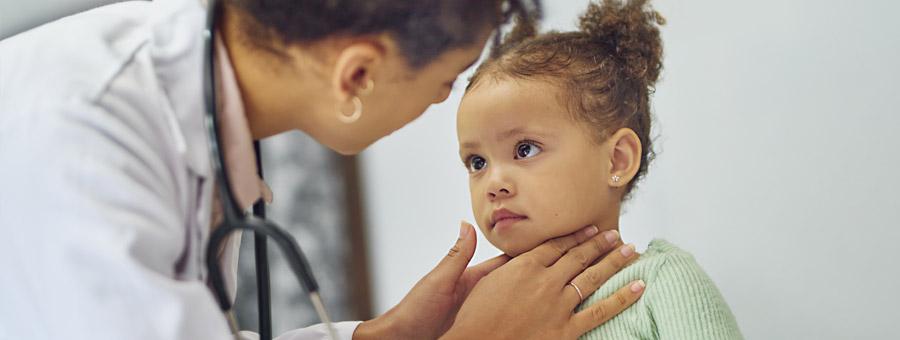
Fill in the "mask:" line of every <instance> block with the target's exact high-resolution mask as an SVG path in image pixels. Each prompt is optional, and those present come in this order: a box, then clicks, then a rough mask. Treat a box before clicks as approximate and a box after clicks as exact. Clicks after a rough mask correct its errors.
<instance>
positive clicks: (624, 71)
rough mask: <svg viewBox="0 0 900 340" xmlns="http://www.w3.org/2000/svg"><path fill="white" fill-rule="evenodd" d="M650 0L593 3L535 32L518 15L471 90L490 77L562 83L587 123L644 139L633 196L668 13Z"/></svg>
mask: <svg viewBox="0 0 900 340" xmlns="http://www.w3.org/2000/svg"><path fill="white" fill-rule="evenodd" d="M645 7H649V6H648V5H647V0H630V1H627V2H626V3H624V4H623V3H622V2H621V1H619V0H603V3H602V5H598V4H596V3H591V4H590V5H589V6H588V8H587V11H586V12H585V13H584V14H583V15H582V16H581V17H580V20H579V21H580V24H579V28H580V29H579V31H575V32H563V33H560V32H549V33H545V34H540V35H538V34H537V29H536V27H535V21H534V20H531V19H527V18H526V19H521V18H517V20H516V26H515V27H514V28H513V29H512V31H511V32H509V33H508V34H507V35H506V36H505V37H504V42H503V43H502V44H500V45H498V46H496V47H495V48H494V49H493V50H492V51H491V56H490V58H489V59H488V60H487V61H485V62H484V63H482V64H481V65H480V66H479V67H478V69H477V70H476V71H475V74H474V75H473V76H472V78H470V79H469V85H468V87H466V92H468V91H470V90H472V89H473V88H476V87H478V86H479V84H480V83H481V82H482V81H483V80H484V79H485V78H493V79H500V78H502V77H512V78H519V79H539V80H543V81H548V82H550V83H552V84H554V85H560V86H561V91H560V92H559V96H560V102H561V103H563V104H564V105H566V106H568V107H569V109H570V110H571V112H572V113H573V117H574V118H577V119H578V120H579V121H583V122H586V123H588V125H587V126H588V127H589V128H590V129H591V133H592V134H593V136H594V138H595V141H596V142H598V143H602V142H603V141H605V140H606V138H608V137H609V136H610V135H611V134H613V133H615V132H616V131H617V130H619V129H620V128H630V129H632V130H634V132H635V133H636V134H637V135H638V137H639V138H640V140H641V146H642V151H641V165H640V168H639V169H638V172H637V174H636V175H635V177H634V179H633V180H631V181H630V182H629V183H628V185H627V186H626V188H625V193H624V195H623V199H625V198H627V197H628V194H629V193H630V192H631V191H632V189H633V188H634V186H635V182H637V181H638V180H639V179H640V178H642V177H643V176H644V174H645V173H646V172H647V165H648V164H649V162H650V161H651V160H652V159H653V157H654V152H653V150H652V140H651V137H650V123H651V114H650V94H652V93H653V91H654V90H655V84H656V80H657V79H658V78H659V74H660V71H661V70H662V40H661V39H660V36H659V28H658V25H663V24H665V19H664V18H663V17H662V16H660V15H659V13H657V12H656V11H654V10H652V9H650V8H645Z"/></svg>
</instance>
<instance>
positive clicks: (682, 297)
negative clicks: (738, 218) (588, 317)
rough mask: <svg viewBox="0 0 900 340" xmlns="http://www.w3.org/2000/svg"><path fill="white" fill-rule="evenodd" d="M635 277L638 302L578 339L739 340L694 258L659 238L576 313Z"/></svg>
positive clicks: (734, 325)
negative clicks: (641, 287) (642, 287)
mask: <svg viewBox="0 0 900 340" xmlns="http://www.w3.org/2000/svg"><path fill="white" fill-rule="evenodd" d="M638 279H643V280H644V282H645V283H646V284H647V287H646V291H644V295H643V296H641V298H640V300H638V301H637V302H636V303H635V304H634V305H632V306H631V307H630V308H628V309H626V310H625V311H624V312H622V313H621V314H619V315H616V316H615V317H613V318H612V319H610V320H609V321H607V322H606V323H604V324H603V325H600V327H597V328H594V329H593V330H591V331H589V332H587V333H585V334H584V335H583V336H582V337H581V340H601V339H602V340H620V339H672V340H676V339H677V340H692V339H704V340H705V339H710V340H723V339H726V340H727V339H743V336H741V332H740V330H739V329H738V326H737V322H736V321H735V319H734V316H733V315H732V314H731V310H730V309H729V308H728V305H727V304H726V303H725V299H723V298H722V294H721V293H719V290H718V289H717V288H716V286H715V285H714V284H713V282H712V280H710V278H709V276H707V275H706V273H705V272H703V269H701V268H700V266H699V265H698V264H697V262H696V261H695V260H694V257H693V256H691V254H689V253H688V252H685V251H684V250H681V249H680V248H678V247H676V246H674V245H672V244H671V243H669V242H667V241H665V240H662V239H654V240H653V241H651V242H650V245H649V246H648V247H647V251H646V252H644V254H642V255H641V257H640V258H638V259H637V260H636V261H635V262H634V263H632V264H631V265H630V266H628V267H627V268H625V269H623V270H622V271H620V272H619V273H617V274H616V275H614V276H613V277H612V278H610V280H609V281H607V282H606V283H605V284H603V286H601V287H600V288H599V289H597V291H596V292H594V294H592V295H591V296H590V297H588V298H587V299H586V300H585V301H584V303H582V304H581V305H580V306H578V310H579V311H580V310H582V309H584V308H585V307H587V306H590V305H592V304H594V303H595V302H597V301H600V300H602V299H603V298H606V297H609V296H610V295H612V294H613V293H614V292H615V291H616V290H618V289H619V288H622V287H624V286H625V285H626V284H628V283H630V282H631V281H634V280H638Z"/></svg>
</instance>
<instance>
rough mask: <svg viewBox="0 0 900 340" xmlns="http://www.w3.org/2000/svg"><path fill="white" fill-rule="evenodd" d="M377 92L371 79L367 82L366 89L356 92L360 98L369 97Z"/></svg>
mask: <svg viewBox="0 0 900 340" xmlns="http://www.w3.org/2000/svg"><path fill="white" fill-rule="evenodd" d="M374 90H375V81H374V80H372V79H371V78H369V81H367V82H366V87H364V88H363V87H360V88H359V91H357V92H356V94H357V95H360V96H368V95H369V93H372V91H374Z"/></svg>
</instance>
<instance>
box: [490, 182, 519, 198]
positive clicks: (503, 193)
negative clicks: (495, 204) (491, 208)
mask: <svg viewBox="0 0 900 340" xmlns="http://www.w3.org/2000/svg"><path fill="white" fill-rule="evenodd" d="M498 177H499V176H495V178H492V179H491V183H490V184H489V185H488V190H487V195H488V198H489V199H490V200H491V201H493V200H495V199H501V198H509V197H512V196H515V195H516V190H515V187H514V186H513V185H512V182H510V181H509V180H507V179H506V178H498Z"/></svg>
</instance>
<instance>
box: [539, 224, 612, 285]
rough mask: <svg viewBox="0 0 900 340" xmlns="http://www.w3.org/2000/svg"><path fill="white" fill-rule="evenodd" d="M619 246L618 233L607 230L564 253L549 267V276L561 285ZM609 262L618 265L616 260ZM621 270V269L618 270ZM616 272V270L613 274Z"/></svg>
mask: <svg viewBox="0 0 900 340" xmlns="http://www.w3.org/2000/svg"><path fill="white" fill-rule="evenodd" d="M619 244H620V243H619V233H618V232H617V231H615V230H607V231H605V232H603V233H600V235H597V236H594V237H591V238H590V239H588V240H587V241H585V242H584V243H581V244H579V245H578V246H576V247H574V248H572V249H569V250H568V251H566V253H565V254H564V255H563V256H562V258H560V259H559V260H558V261H556V263H554V264H553V265H552V266H550V270H551V275H552V276H553V277H556V278H559V280H562V281H561V282H562V283H566V282H569V281H571V280H572V278H574V277H576V276H578V275H579V274H581V273H582V272H584V270H585V269H586V268H588V266H590V265H591V264H592V263H595V262H597V261H598V259H601V257H603V256H606V254H608V253H610V252H611V251H612V250H613V249H615V248H616V246H617V245H619ZM611 262H612V264H614V265H617V264H620V261H618V260H617V259H613V260H611ZM621 268H623V267H620V268H619V269H621ZM618 271H619V270H618V269H616V270H615V271H614V272H613V273H615V272H618Z"/></svg>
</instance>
